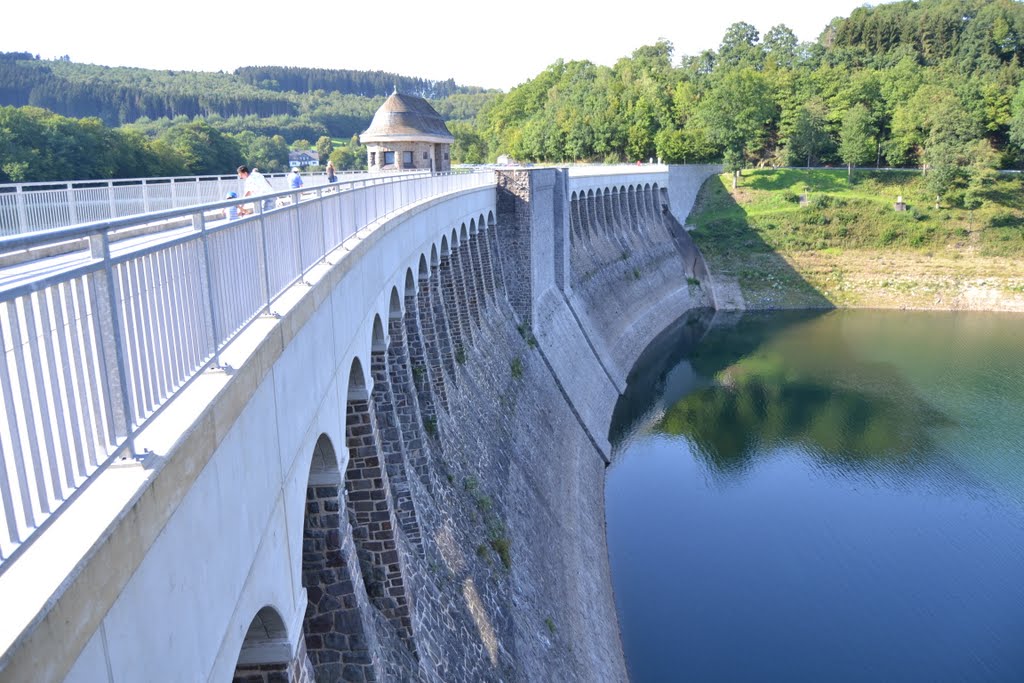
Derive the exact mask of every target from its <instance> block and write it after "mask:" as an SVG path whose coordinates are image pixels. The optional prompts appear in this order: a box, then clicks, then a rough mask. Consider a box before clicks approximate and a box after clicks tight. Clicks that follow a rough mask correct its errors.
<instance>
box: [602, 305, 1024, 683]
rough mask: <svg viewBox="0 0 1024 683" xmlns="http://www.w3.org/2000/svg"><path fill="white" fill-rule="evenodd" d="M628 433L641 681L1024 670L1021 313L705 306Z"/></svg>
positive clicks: (969, 677) (624, 530) (632, 585)
mask: <svg viewBox="0 0 1024 683" xmlns="http://www.w3.org/2000/svg"><path fill="white" fill-rule="evenodd" d="M611 436H612V440H613V444H614V446H615V451H616V452H615V456H614V462H613V465H612V466H611V468H610V469H609V472H608V480H607V487H606V498H607V500H606V502H607V524H608V544H609V554H610V558H611V564H612V575H613V582H614V587H615V591H616V602H617V606H618V610H619V617H620V623H621V626H622V635H623V642H624V647H625V650H626V657H627V663H628V666H629V669H630V674H631V676H632V678H633V680H634V683H643V682H646V681H676V680H690V681H763V680H770V681H776V680H778V681H1024V316H1011V315H998V314H983V313H907V312H876V311H871V312H864V311H835V312H830V313H827V314H824V315H809V314H797V315H781V314H774V315H763V316H748V317H745V318H743V319H741V320H739V321H730V322H725V323H723V322H721V321H720V320H715V321H714V324H712V321H711V315H710V313H698V314H694V315H691V316H690V317H689V318H688V319H686V320H683V321H680V322H679V323H678V324H677V325H676V326H675V327H674V329H673V330H670V331H669V332H668V333H666V335H665V336H664V337H663V338H662V339H660V340H658V342H656V343H655V344H654V345H652V348H651V349H650V350H649V352H648V353H647V354H645V357H644V358H643V359H641V361H640V362H639V363H638V365H637V367H636V368H635V369H634V371H633V373H632V374H631V379H630V385H629V389H628V390H627V393H626V395H625V396H624V397H623V398H622V400H621V401H620V403H619V405H618V407H617V410H616V417H615V420H614V423H613V425H612V430H611Z"/></svg>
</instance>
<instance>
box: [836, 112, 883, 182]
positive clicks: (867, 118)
mask: <svg viewBox="0 0 1024 683" xmlns="http://www.w3.org/2000/svg"><path fill="white" fill-rule="evenodd" d="M875 144H876V143H875V131H874V125H873V124H872V122H871V113H870V112H869V111H868V108H867V107H865V106H864V105H863V104H855V105H854V106H853V107H851V108H850V109H848V110H847V111H846V114H844V115H843V127H842V132H841V133H840V141H839V156H840V157H842V159H843V161H844V162H845V163H846V166H847V177H849V178H852V177H853V167H854V166H861V165H863V164H866V163H868V162H870V161H871V160H872V159H873V158H874V157H875Z"/></svg>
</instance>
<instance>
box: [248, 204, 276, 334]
mask: <svg viewBox="0 0 1024 683" xmlns="http://www.w3.org/2000/svg"><path fill="white" fill-rule="evenodd" d="M253 206H254V207H256V206H258V207H259V210H258V212H257V214H256V220H257V221H259V224H260V242H261V244H262V245H263V286H264V287H265V288H266V292H267V305H266V307H265V308H266V313H267V314H268V315H270V314H271V313H270V300H271V298H272V297H273V292H271V291H270V250H269V248H268V246H267V222H266V221H265V220H263V202H260V201H257V202H255V203H253Z"/></svg>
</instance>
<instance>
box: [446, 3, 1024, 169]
mask: <svg viewBox="0 0 1024 683" xmlns="http://www.w3.org/2000/svg"><path fill="white" fill-rule="evenodd" d="M764 28H765V27H762V29H761V30H764ZM822 28H823V30H822V32H821V34H820V36H819V38H818V39H817V40H816V41H815V42H803V43H802V42H800V41H799V40H798V39H797V37H796V35H795V34H794V33H793V31H792V30H791V29H789V28H788V27H787V26H785V25H784V24H778V25H775V26H772V27H770V28H768V30H767V31H765V33H763V34H762V33H761V32H760V31H759V29H758V28H757V27H755V26H753V25H751V24H748V23H746V22H737V23H735V24H733V25H731V26H729V27H728V28H727V29H726V31H725V35H724V36H723V37H722V40H721V43H720V45H719V47H718V49H717V50H705V51H704V52H701V53H700V54H696V55H684V56H682V57H681V58H680V57H676V56H675V55H674V54H673V46H672V44H671V43H669V42H667V41H664V40H663V41H659V42H658V43H657V44H655V45H648V46H643V47H640V48H638V49H637V50H635V51H634V52H633V54H632V55H630V56H629V57H624V58H622V59H620V60H619V61H618V62H616V63H615V64H614V65H613V66H610V67H609V66H603V65H596V64H593V63H591V62H586V61H572V62H563V61H558V62H556V63H554V64H552V65H551V66H549V67H548V68H547V69H546V70H545V71H544V72H542V73H540V74H539V75H537V76H536V77H535V78H533V79H532V80H530V81H527V82H526V83H523V84H522V85H520V86H518V87H516V88H514V89H512V90H511V91H510V92H508V93H507V94H505V95H501V96H499V97H498V98H496V100H495V101H494V103H493V104H492V105H491V106H489V107H487V108H485V109H484V111H483V112H482V113H481V115H480V117H479V119H478V123H477V127H476V129H475V130H474V131H471V132H472V134H473V137H468V136H463V139H462V140H460V138H459V135H458V134H456V145H457V149H456V152H458V153H459V154H460V158H461V159H462V160H463V161H470V162H472V161H477V160H478V159H477V158H476V157H490V158H494V156H495V155H496V154H509V155H511V156H513V157H514V158H516V159H520V160H522V161H615V160H623V159H625V160H636V159H645V160H646V159H649V158H651V157H655V158H661V159H663V160H665V161H668V162H670V163H679V162H683V161H686V162H703V161H717V160H722V161H724V163H725V165H726V166H727V167H728V168H729V169H731V170H734V171H735V170H738V169H741V168H744V167H749V166H764V165H774V166H787V165H821V164H835V165H839V164H842V165H851V166H899V167H914V166H917V167H920V168H924V169H928V170H929V176H933V175H934V177H936V178H937V179H939V180H942V184H944V185H946V186H947V188H948V187H952V186H957V185H958V184H960V185H964V184H966V183H967V178H968V176H970V177H975V178H977V177H981V176H980V175H979V174H980V172H981V169H984V168H992V167H1002V168H1021V167H1024V86H1022V83H1024V3H1021V2H1017V1H1014V0H916V1H911V0H903V1H902V2H893V3H887V4H882V5H878V6H876V7H862V8H859V9H857V10H854V11H853V12H852V13H851V15H850V16H849V17H846V18H836V19H834V20H833V21H832V22H830V23H829V25H827V26H824V27H822ZM931 170H935V171H937V173H935V174H932V172H931Z"/></svg>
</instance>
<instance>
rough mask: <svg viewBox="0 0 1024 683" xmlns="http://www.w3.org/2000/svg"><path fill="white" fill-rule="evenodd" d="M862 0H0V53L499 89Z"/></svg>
mask: <svg viewBox="0 0 1024 683" xmlns="http://www.w3.org/2000/svg"><path fill="white" fill-rule="evenodd" d="M863 4H864V3H863V0H777V1H775V2H768V1H766V0H711V1H710V2H709V1H707V0H704V1H701V2H695V1H694V0H689V1H687V0H646V1H645V2H620V3H614V2H607V3H604V2H602V3H599V2H577V1H575V0H512V1H507V0H506V1H505V2H501V3H497V2H489V1H484V2H480V1H476V2H471V1H470V0H442V1H441V2H434V3H428V2H422V0H421V1H419V2H412V1H411V0H378V1H377V2H364V3H360V4H358V5H357V4H355V3H351V2H345V1H344V0H341V1H340V2H339V1H333V0H328V1H321V0H307V1H305V2H282V1H281V0H274V1H267V0H242V1H241V2H233V3H220V2H210V1H209V0H207V1H206V2H199V1H197V0H171V1H168V0H164V1H163V2H155V3H149V2H128V1H127V0H94V1H93V2H82V1H81V0H74V1H71V0H28V1H27V2H26V1H24V0H22V1H20V2H19V1H12V2H8V3H5V5H6V6H5V7H4V9H3V12H2V18H0V52H31V53H32V54H38V55H39V56H40V57H42V58H43V59H54V58H57V57H60V56H62V55H68V56H69V57H70V58H71V60H72V61H74V62H82V63H87V64H103V65H106V66H137V67H144V68H151V69H173V70H192V71H233V70H234V69H235V68H237V67H239V66H267V65H275V66H303V67H319V68H328V69H358V70H368V71H387V72H392V73H397V74H400V75H403V76H413V77H420V78H426V79H431V80H444V79H447V78H454V79H455V81H456V82H457V83H458V84H459V85H476V86H482V87H485V88H498V89H501V90H506V91H507V90H509V89H511V88H513V87H514V86H516V85H518V84H520V83H522V82H524V81H527V80H529V79H531V78H533V77H534V76H536V75H537V74H538V73H540V72H541V71H543V70H544V69H545V68H546V67H547V66H549V65H550V64H552V63H553V62H554V61H555V60H557V59H560V58H561V59H565V60H566V61H569V60H573V59H587V60H590V61H592V62H595V63H597V64H603V65H606V66H611V65H613V64H614V63H615V61H616V60H618V59H619V58H620V57H626V56H629V55H630V54H631V53H632V52H633V50H635V49H636V48H638V47H640V46H642V45H650V44H653V43H654V42H656V41H657V40H659V39H661V38H665V39H668V40H669V41H671V42H672V44H673V45H674V46H675V60H676V61H678V59H679V57H681V56H682V55H695V54H698V53H699V52H701V51H702V50H705V49H708V48H711V49H717V48H718V45H719V44H720V43H721V40H722V36H723V35H725V30H726V28H728V27H729V26H730V25H731V24H733V23H735V22H738V21H745V22H747V23H749V24H753V25H754V26H755V27H756V28H757V30H758V31H759V32H760V33H761V35H762V36H764V34H765V33H766V32H767V31H768V29H770V28H772V27H773V26H775V25H777V24H785V25H786V26H788V27H789V28H791V29H792V30H793V31H794V33H796V35H797V37H798V38H799V39H800V40H804V41H813V40H815V39H816V38H817V37H818V35H819V34H820V33H821V31H822V30H823V29H824V28H825V26H826V25H827V24H828V22H829V21H830V20H831V19H832V18H833V17H836V16H844V17H845V16H849V14H850V12H852V11H853V10H854V9H855V8H857V7H859V6H861V5H863Z"/></svg>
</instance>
